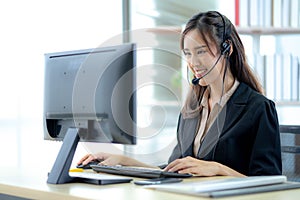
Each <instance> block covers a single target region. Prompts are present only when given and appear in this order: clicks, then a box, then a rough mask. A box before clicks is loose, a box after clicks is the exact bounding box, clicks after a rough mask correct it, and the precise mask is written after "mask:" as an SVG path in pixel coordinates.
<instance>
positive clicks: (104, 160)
mask: <svg viewBox="0 0 300 200" xmlns="http://www.w3.org/2000/svg"><path fill="white" fill-rule="evenodd" d="M97 160H98V161H99V163H100V164H102V165H124V164H125V163H124V160H126V157H125V156H123V155H117V154H109V153H97V154H87V155H85V156H84V157H83V158H81V159H80V160H79V161H78V162H77V165H81V164H82V165H86V164H88V163H89V162H91V161H97Z"/></svg>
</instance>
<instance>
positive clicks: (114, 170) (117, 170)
mask: <svg viewBox="0 0 300 200" xmlns="http://www.w3.org/2000/svg"><path fill="white" fill-rule="evenodd" d="M91 167H92V169H93V170H94V171H96V172H102V173H109V174H116V175H123V176H134V177H140V178H162V177H173V178H188V177H191V176H192V174H179V173H177V172H165V171H162V170H158V169H150V168H142V167H128V166H120V165H116V166H108V165H91Z"/></svg>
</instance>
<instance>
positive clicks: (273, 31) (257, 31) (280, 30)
mask: <svg viewBox="0 0 300 200" xmlns="http://www.w3.org/2000/svg"><path fill="white" fill-rule="evenodd" d="M236 29H237V31H238V33H239V34H247V35H284V34H286V35H287V34H300V28H291V27H236ZM147 31H148V32H152V33H156V34H180V33H181V27H178V26H162V27H154V28H148V29H147Z"/></svg>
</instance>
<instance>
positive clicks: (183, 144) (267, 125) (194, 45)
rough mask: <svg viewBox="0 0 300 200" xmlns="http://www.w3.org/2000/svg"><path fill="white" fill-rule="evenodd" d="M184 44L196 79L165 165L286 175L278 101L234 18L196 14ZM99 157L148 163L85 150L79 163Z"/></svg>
mask: <svg viewBox="0 0 300 200" xmlns="http://www.w3.org/2000/svg"><path fill="white" fill-rule="evenodd" d="M181 48H182V51H183V53H184V55H185V57H186V60H187V62H188V68H189V69H190V70H191V72H192V73H193V75H194V79H193V81H192V83H193V84H191V89H190V91H189V94H188V96H187V99H186V102H185V105H184V107H183V109H182V111H181V113H180V116H179V121H178V127H177V142H178V143H177V145H176V146H175V148H174V150H173V152H172V154H171V156H170V158H169V164H168V165H167V166H166V167H165V168H164V170H166V171H177V172H179V173H191V174H194V175H199V176H215V175H230V176H239V177H243V176H253V175H277V174H281V171H282V169H281V168H282V167H281V151H280V137H279V125H278V119H277V113H276V110H275V105H274V103H273V102H272V101H271V100H268V99H267V98H266V97H264V96H263V95H262V93H263V89H262V87H261V85H260V84H259V82H258V80H257V78H256V77H255V76H254V74H253V73H252V71H251V69H250V67H249V65H248V63H247V62H246V56H245V51H244V47H243V44H242V42H241V40H240V38H239V36H238V34H237V31H236V29H235V27H234V26H233V25H232V23H231V22H230V20H228V19H227V18H226V17H225V16H223V15H221V14H220V13H219V12H216V11H209V12H205V13H199V14H197V15H195V16H193V17H192V18H191V19H190V20H189V21H188V23H187V25H186V27H185V29H184V31H183V33H182V38H181ZM95 159H102V160H103V161H102V162H101V163H102V164H107V165H115V164H121V165H135V166H143V167H149V166H148V165H146V164H144V163H141V162H139V161H137V160H134V159H131V158H128V157H125V156H122V155H111V154H103V153H100V154H96V155H86V156H85V157H83V158H82V159H81V160H80V161H79V162H78V164H87V163H88V162H90V161H92V160H95Z"/></svg>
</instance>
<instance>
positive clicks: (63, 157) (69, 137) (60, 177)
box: [47, 128, 132, 185]
mask: <svg viewBox="0 0 300 200" xmlns="http://www.w3.org/2000/svg"><path fill="white" fill-rule="evenodd" d="M79 139H80V138H79V135H78V129H76V128H69V129H68V131H67V133H66V135H65V137H64V140H63V144H62V146H61V148H60V151H59V153H58V155H57V157H56V160H55V163H54V165H53V167H52V169H51V172H50V173H49V174H48V180H47V183H50V184H64V183H74V182H77V183H78V182H81V183H82V182H84V183H92V184H97V185H105V184H112V183H128V182H130V181H131V180H132V179H130V178H127V177H124V178H123V177H120V178H116V177H113V176H112V177H111V179H110V178H108V177H107V175H105V178H103V179H101V178H100V179H87V178H79V177H71V176H70V175H69V170H70V167H71V164H72V161H73V158H74V154H75V151H76V148H77V145H78V142H79Z"/></svg>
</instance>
